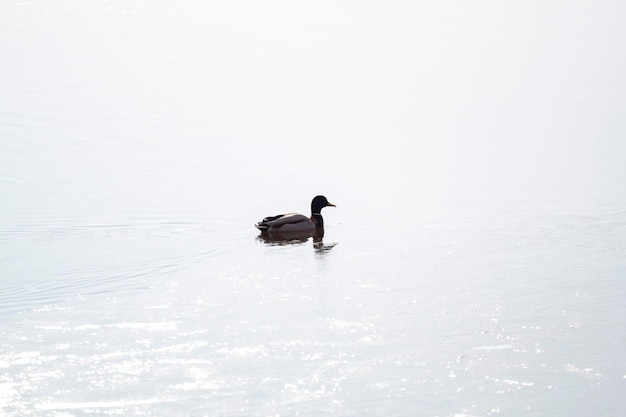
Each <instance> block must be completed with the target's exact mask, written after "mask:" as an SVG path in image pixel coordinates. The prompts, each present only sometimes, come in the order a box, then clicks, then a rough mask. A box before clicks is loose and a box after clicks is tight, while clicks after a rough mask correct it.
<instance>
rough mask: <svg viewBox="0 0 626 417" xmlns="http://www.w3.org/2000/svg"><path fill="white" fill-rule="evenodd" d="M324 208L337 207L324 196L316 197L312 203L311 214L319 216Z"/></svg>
mask: <svg viewBox="0 0 626 417" xmlns="http://www.w3.org/2000/svg"><path fill="white" fill-rule="evenodd" d="M324 207H337V206H335V205H334V204H333V203H331V202H329V201H328V200H327V199H326V197H324V196H323V195H318V196H316V197H315V198H314V199H313V201H311V213H312V214H314V215H315V214H317V215H319V214H320V213H321V211H322V209H323V208H324Z"/></svg>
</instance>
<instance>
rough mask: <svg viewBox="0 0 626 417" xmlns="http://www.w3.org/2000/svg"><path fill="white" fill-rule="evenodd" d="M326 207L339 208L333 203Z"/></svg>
mask: <svg viewBox="0 0 626 417" xmlns="http://www.w3.org/2000/svg"><path fill="white" fill-rule="evenodd" d="M326 207H337V206H336V205H334V204H333V203H328V204H326Z"/></svg>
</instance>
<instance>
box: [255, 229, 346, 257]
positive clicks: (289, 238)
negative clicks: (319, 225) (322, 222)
mask: <svg viewBox="0 0 626 417" xmlns="http://www.w3.org/2000/svg"><path fill="white" fill-rule="evenodd" d="M257 239H258V240H259V241H261V242H263V243H265V244H266V245H274V246H286V245H299V244H303V243H306V242H308V241H309V240H310V239H312V240H313V248H314V249H315V250H316V251H318V252H326V251H329V250H331V249H332V248H334V247H335V246H336V245H337V243H328V244H327V243H324V229H315V230H311V231H308V232H279V233H277V232H271V233H268V232H262V233H261V234H260V235H259V236H258V237H257Z"/></svg>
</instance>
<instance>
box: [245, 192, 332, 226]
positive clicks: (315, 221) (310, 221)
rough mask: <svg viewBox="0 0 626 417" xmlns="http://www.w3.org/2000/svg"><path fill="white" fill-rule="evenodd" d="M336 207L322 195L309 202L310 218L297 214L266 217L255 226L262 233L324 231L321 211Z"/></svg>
mask: <svg viewBox="0 0 626 417" xmlns="http://www.w3.org/2000/svg"><path fill="white" fill-rule="evenodd" d="M324 207H337V206H336V205H334V204H332V203H330V202H329V201H328V199H326V197H324V196H323V195H318V196H315V197H314V198H313V200H312V201H311V217H307V216H305V215H304V214H299V213H285V214H277V215H276V216H268V217H266V218H264V219H263V220H261V221H260V222H258V223H257V224H255V226H256V228H257V229H259V230H260V231H261V232H262V233H268V234H269V233H292V232H315V231H319V230H323V229H324V219H323V218H322V209H323V208H324Z"/></svg>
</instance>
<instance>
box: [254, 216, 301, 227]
mask: <svg viewBox="0 0 626 417" xmlns="http://www.w3.org/2000/svg"><path fill="white" fill-rule="evenodd" d="M309 221H310V220H309V218H308V217H306V216H305V215H303V214H299V213H287V214H279V215H277V216H269V217H266V218H264V219H263V220H262V221H260V222H259V223H257V224H256V227H257V228H258V229H260V230H268V229H269V228H270V227H273V228H279V227H282V226H284V225H286V224H293V223H301V222H309Z"/></svg>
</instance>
